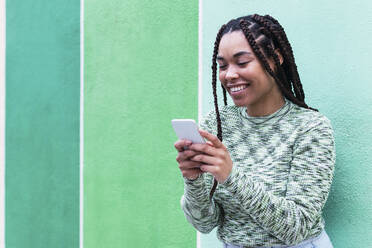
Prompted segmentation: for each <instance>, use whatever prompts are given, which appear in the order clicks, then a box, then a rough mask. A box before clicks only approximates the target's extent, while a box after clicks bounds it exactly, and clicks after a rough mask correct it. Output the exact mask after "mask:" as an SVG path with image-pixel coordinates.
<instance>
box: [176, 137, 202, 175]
mask: <svg viewBox="0 0 372 248" xmlns="http://www.w3.org/2000/svg"><path fill="white" fill-rule="evenodd" d="M191 144H192V142H191V141H190V140H177V141H176V143H174V147H175V148H176V150H177V151H178V155H177V158H176V160H177V162H178V164H179V166H178V167H179V168H180V170H181V173H182V176H183V177H184V178H187V179H189V180H194V179H196V178H198V177H199V175H200V174H202V173H204V172H203V171H201V170H200V165H201V163H200V162H195V161H191V158H192V157H194V156H196V155H198V154H200V152H195V151H192V150H187V149H186V150H185V149H184V148H185V147H189V146H190V145H191Z"/></svg>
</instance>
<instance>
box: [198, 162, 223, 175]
mask: <svg viewBox="0 0 372 248" xmlns="http://www.w3.org/2000/svg"><path fill="white" fill-rule="evenodd" d="M200 170H201V171H203V172H209V173H211V174H212V175H215V174H216V173H217V172H218V170H219V167H218V166H214V165H211V164H202V165H201V166H200Z"/></svg>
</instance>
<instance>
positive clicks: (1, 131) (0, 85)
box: [0, 0, 6, 248]
mask: <svg viewBox="0 0 372 248" xmlns="http://www.w3.org/2000/svg"><path fill="white" fill-rule="evenodd" d="M0 11H1V13H0V248H5V107H6V103H5V94H6V92H5V90H6V87H5V61H6V4H5V0H0Z"/></svg>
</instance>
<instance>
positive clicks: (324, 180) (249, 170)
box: [181, 100, 335, 247]
mask: <svg viewBox="0 0 372 248" xmlns="http://www.w3.org/2000/svg"><path fill="white" fill-rule="evenodd" d="M220 116H221V121H222V134H223V144H224V145H225V146H226V147H227V149H228V151H229V153H230V157H231V159H232V161H233V167H232V171H231V173H230V175H229V177H228V178H227V179H226V181H225V182H223V183H220V184H218V187H217V189H216V192H215V194H214V196H213V198H212V199H211V200H210V199H209V191H210V189H211V187H212V185H213V177H212V175H211V174H209V173H204V174H202V175H201V176H199V177H198V178H197V179H195V180H188V179H185V184H184V189H185V190H184V195H183V196H182V198H181V207H182V209H183V211H184V213H185V216H186V218H187V220H188V221H189V222H190V223H191V224H192V225H193V226H194V227H195V228H196V229H197V230H199V231H200V232H202V233H209V232H210V231H211V230H212V229H213V228H215V227H216V226H217V227H218V229H217V236H218V238H219V239H220V240H221V241H223V242H225V243H229V244H234V245H241V246H244V247H264V246H275V245H279V246H280V245H295V244H298V243H300V242H302V241H304V240H306V239H308V238H311V237H315V236H317V235H319V234H320V233H321V231H322V230H323V228H324V226H325V222H324V219H323V217H322V208H323V206H324V204H325V202H326V201H327V198H328V194H329V191H330V187H331V183H332V178H333V172H334V165H335V147H334V138H333V130H332V127H331V124H330V121H329V120H328V119H327V118H326V117H325V116H323V115H322V114H320V113H319V112H316V111H313V110H308V109H305V108H302V107H299V106H297V105H295V104H293V103H292V102H290V101H288V100H286V103H285V104H284V106H283V107H282V108H280V109H279V110H278V111H276V112H275V113H273V114H271V115H268V116H264V117H251V116H248V114H247V113H246V108H243V107H237V106H225V107H223V108H221V110H220ZM216 127H217V123H216V117H215V112H214V111H212V112H210V113H209V114H208V115H207V116H206V117H205V118H204V119H203V120H202V121H201V122H200V128H201V129H203V130H205V131H208V132H210V133H212V134H214V135H216V133H217V130H216V129H217V128H216Z"/></svg>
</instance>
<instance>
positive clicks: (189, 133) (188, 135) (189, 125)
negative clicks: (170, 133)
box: [172, 119, 205, 144]
mask: <svg viewBox="0 0 372 248" xmlns="http://www.w3.org/2000/svg"><path fill="white" fill-rule="evenodd" d="M172 126H173V129H174V131H175V132H176V134H177V136H178V138H179V139H187V140H190V141H192V143H196V144H204V143H205V140H204V138H203V137H202V136H201V135H200V133H199V131H198V129H199V128H198V125H197V124H196V122H195V121H194V120H192V119H173V120H172Z"/></svg>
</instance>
